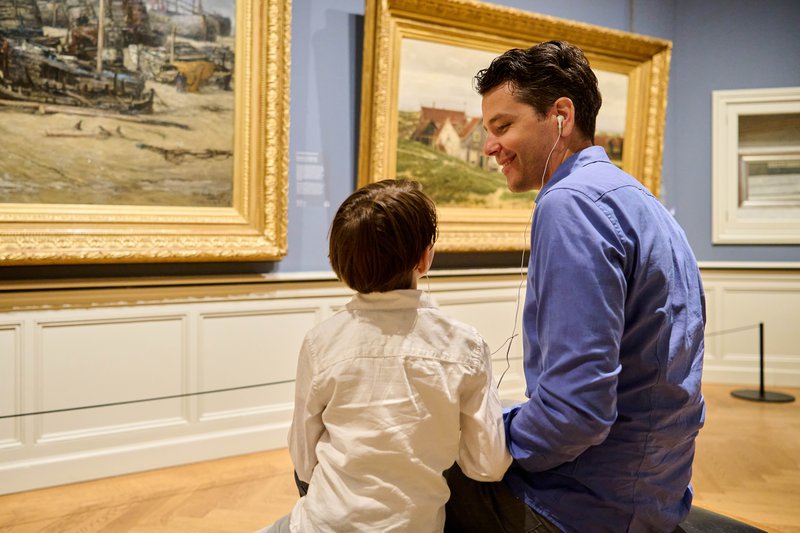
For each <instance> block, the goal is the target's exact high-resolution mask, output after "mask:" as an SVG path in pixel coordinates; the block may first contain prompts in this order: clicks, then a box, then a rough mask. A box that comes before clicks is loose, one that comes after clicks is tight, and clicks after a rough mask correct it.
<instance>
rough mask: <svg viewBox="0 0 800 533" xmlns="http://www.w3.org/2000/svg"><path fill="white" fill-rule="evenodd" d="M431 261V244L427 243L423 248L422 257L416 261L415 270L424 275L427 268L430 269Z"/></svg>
mask: <svg viewBox="0 0 800 533" xmlns="http://www.w3.org/2000/svg"><path fill="white" fill-rule="evenodd" d="M432 263H433V245H432V244H431V245H429V246H428V247H427V248H425V251H424V252H422V257H420V259H419V263H417V272H419V274H420V275H424V274H425V273H426V272H427V271H428V270H430V269H431V264H432Z"/></svg>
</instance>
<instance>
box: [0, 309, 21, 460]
mask: <svg viewBox="0 0 800 533" xmlns="http://www.w3.org/2000/svg"><path fill="white" fill-rule="evenodd" d="M20 329H21V328H20V325H19V324H0V416H13V415H16V414H19V411H20V395H21V391H20V387H19V380H20V373H19V368H20V361H21V358H22V357H21V354H20V346H21V342H20ZM21 424H22V422H21V420H20V419H19V418H2V419H0V449H2V448H8V447H13V446H19V445H20V444H21V442H20V427H21Z"/></svg>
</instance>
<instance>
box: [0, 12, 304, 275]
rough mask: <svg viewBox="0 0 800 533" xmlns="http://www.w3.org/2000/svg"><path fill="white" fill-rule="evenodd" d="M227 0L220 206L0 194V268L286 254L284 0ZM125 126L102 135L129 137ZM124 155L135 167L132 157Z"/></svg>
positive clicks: (287, 22)
mask: <svg viewBox="0 0 800 533" xmlns="http://www.w3.org/2000/svg"><path fill="white" fill-rule="evenodd" d="M235 2H236V3H235V4H232V5H234V6H235V17H232V18H233V19H234V20H233V22H234V24H235V32H232V33H231V38H230V40H231V42H232V43H233V44H234V53H235V65H234V66H233V71H232V74H233V77H232V79H233V82H232V90H233V95H232V96H230V97H228V98H229V99H230V101H232V102H234V105H233V107H234V109H233V110H231V109H230V106H228V114H229V116H232V117H233V120H232V122H233V124H232V126H231V128H232V137H233V138H232V140H229V141H228V142H229V143H231V142H232V147H233V150H232V152H231V151H228V152H227V158H228V161H227V164H228V165H230V166H231V167H232V169H233V170H232V176H230V180H229V181H230V183H229V184H227V185H226V187H227V191H228V192H227V198H228V199H227V200H226V201H225V203H224V204H223V205H214V206H204V205H173V204H169V203H167V204H165V205H158V202H155V205H138V204H136V205H125V204H124V203H123V204H120V205H117V204H114V205H110V204H108V203H99V202H95V203H92V204H81V203H76V202H72V203H44V202H35V201H28V202H19V203H4V202H8V198H9V197H8V196H6V197H5V198H3V197H2V196H0V265H55V264H85V263H148V262H205V261H209V262H215V261H255V260H276V259H279V258H281V257H282V256H284V255H285V254H286V253H287V227H286V226H287V203H288V198H287V190H288V176H287V174H288V142H289V65H290V55H289V53H290V51H289V46H290V45H289V43H290V34H291V0H235ZM101 13H102V11H101ZM174 39H175V37H174V32H173V42H174ZM98 70H99V69H98ZM229 78H230V77H229ZM190 81H191V80H190ZM229 88H230V87H229ZM212 104H213V96H212ZM17 105H20V104H17ZM208 107H209V108H211V107H213V105H209V106H208ZM211 111H213V110H211ZM71 120H72V121H73V122H75V121H77V120H78V119H77V118H73V119H71ZM88 120H91V119H88ZM81 121H82V122H83V123H84V126H83V129H84V130H86V125H85V124H86V122H87V119H86V118H83V119H81ZM153 123H154V122H151V124H153ZM95 127H96V126H95ZM226 127H227V126H226ZM125 128H126V127H125V126H124V127H123V128H122V129H120V130H118V131H117V133H116V134H115V133H114V132H108V131H107V132H106V133H108V135H109V136H110V137H111V138H113V137H114V135H119V136H122V134H121V133H120V132H125V131H132V130H130V129H128V130H126V129H125ZM1 129H2V128H0V130H1ZM75 129H80V122H78V123H76V125H75ZM152 129H156V127H151V130H152ZM210 129H213V125H212V126H211V127H210V128H208V130H206V132H207V133H210V132H209V130H210ZM156 133H158V134H159V135H160V136H161V137H162V138H166V139H167V140H170V137H169V135H168V134H167V133H163V132H162V131H157V132H156ZM0 134H2V132H1V131H0ZM75 135H77V134H75ZM75 135H73V136H75ZM0 136H1V135H0ZM129 139H130V137H129ZM229 139H230V137H229ZM65 142H66V141H65ZM173 145H175V146H178V147H180V145H179V144H173ZM136 148H141V146H140V145H137V146H136ZM189 148H191V147H189ZM133 150H134V149H133V148H131V153H133ZM175 152H176V153H178V152H179V151H178V150H175ZM136 153H139V152H136ZM208 153H209V154H211V155H215V153H214V152H211V151H208ZM201 155H203V154H201ZM130 157H132V163H131V165H135V164H136V163H135V159H136V157H137V155H132V156H130ZM18 165H19V163H18ZM0 166H1V165H0ZM226 168H230V167H226ZM0 170H3V169H0ZM6 171H7V169H6ZM176 172H181V170H180V167H178V170H176ZM226 172H228V171H226ZM2 175H3V172H0V176H2ZM184 178H187V176H184ZM188 178H191V176H188ZM226 179H227V178H226ZM131 203H133V204H135V203H136V202H131Z"/></svg>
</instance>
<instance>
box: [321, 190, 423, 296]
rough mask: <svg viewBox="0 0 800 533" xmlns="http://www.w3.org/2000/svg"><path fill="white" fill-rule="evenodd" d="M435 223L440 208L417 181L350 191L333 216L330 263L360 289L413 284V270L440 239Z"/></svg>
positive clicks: (348, 281) (355, 288)
mask: <svg viewBox="0 0 800 533" xmlns="http://www.w3.org/2000/svg"><path fill="white" fill-rule="evenodd" d="M436 226H437V220H436V206H435V205H434V203H433V201H432V200H431V199H430V198H429V197H428V195H426V194H425V193H424V192H422V187H421V186H420V184H419V183H417V182H415V181H408V180H383V181H378V182H375V183H370V184H369V185H366V186H365V187H362V188H361V189H359V190H357V191H356V192H354V193H353V194H351V195H350V196H349V197H348V198H347V199H346V200H345V201H344V202H343V203H342V205H341V206H340V207H339V210H338V211H337V212H336V216H334V218H333V223H332V224H331V231H330V239H329V253H328V258H329V259H330V262H331V267H332V268H333V271H334V272H335V273H336V275H337V276H338V277H339V279H340V280H342V281H343V282H345V283H346V284H347V285H348V286H349V287H350V288H351V289H353V290H356V291H358V292H360V293H370V292H386V291H391V290H396V289H408V288H411V281H412V272H413V271H414V269H415V268H416V267H417V265H418V264H419V261H420V259H422V256H423V254H424V253H425V249H426V248H427V247H428V246H430V245H432V244H433V243H434V242H435V240H436Z"/></svg>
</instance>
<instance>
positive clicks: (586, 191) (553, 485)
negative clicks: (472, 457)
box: [504, 146, 705, 532]
mask: <svg viewBox="0 0 800 533" xmlns="http://www.w3.org/2000/svg"><path fill="white" fill-rule="evenodd" d="M523 323H524V331H523V342H524V368H525V377H526V381H527V390H526V396H528V398H529V400H528V401H527V402H526V403H523V404H521V405H520V406H517V407H515V408H513V409H511V410H509V411H508V412H507V413H506V414H505V417H504V418H505V424H506V432H507V436H508V445H509V448H510V450H511V454H512V455H513V457H514V459H515V461H514V464H513V465H512V467H511V469H510V470H509V472H508V473H507V475H506V482H507V483H508V485H509V486H510V487H511V489H512V491H513V492H514V493H515V494H516V495H517V496H519V497H521V498H523V499H524V500H525V502H526V503H527V504H528V505H530V506H531V507H533V508H534V509H536V510H537V511H538V512H540V513H542V514H544V515H545V516H548V517H549V518H550V519H551V520H552V521H553V522H554V523H556V524H557V525H559V526H560V527H561V528H562V529H565V530H567V531H580V532H584V531H671V530H672V529H673V528H674V527H675V525H676V524H677V523H678V522H679V521H680V520H682V519H683V518H684V517H685V515H686V513H688V510H689V506H690V505H691V499H692V494H691V488H690V486H689V481H690V478H691V465H692V459H693V456H694V440H695V437H696V435H697V432H698V430H699V429H700V428H701V427H702V425H703V420H704V416H705V404H704V401H703V397H702V395H701V393H700V378H701V373H702V363H703V328H704V325H705V301H704V296H703V288H702V284H701V280H700V273H699V270H698V267H697V262H696V260H695V257H694V254H693V253H692V251H691V248H690V247H689V244H688V242H687V240H686V236H685V235H684V233H683V231H682V230H681V228H680V227H679V226H678V224H677V222H676V221H675V220H674V218H673V217H672V215H670V214H669V213H668V212H667V210H666V209H664V207H663V206H662V205H661V203H659V201H658V200H657V199H656V198H655V197H654V196H653V195H652V194H651V193H650V192H649V191H648V190H647V189H646V188H645V187H644V186H643V185H642V184H641V183H639V182H638V181H636V180H635V179H634V178H632V177H631V176H629V175H628V174H626V173H624V172H622V171H621V170H620V169H618V168H617V167H615V166H614V165H613V164H612V163H611V162H610V161H609V159H608V157H607V156H606V154H605V152H604V151H603V149H602V148H601V147H597V146H593V147H590V148H587V149H585V150H583V151H581V152H579V153H577V154H575V155H573V156H572V157H571V158H569V159H568V160H567V161H565V162H564V163H563V164H562V165H561V166H560V167H559V168H558V170H557V171H556V172H555V173H554V174H553V176H552V177H551V178H550V180H549V181H548V182H547V184H546V185H545V186H544V187H543V188H542V190H541V192H540V194H539V197H538V198H537V204H536V210H535V212H534V217H533V222H532V226H531V258H530V262H529V265H528V286H527V292H526V297H525V308H524V318H523Z"/></svg>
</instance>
